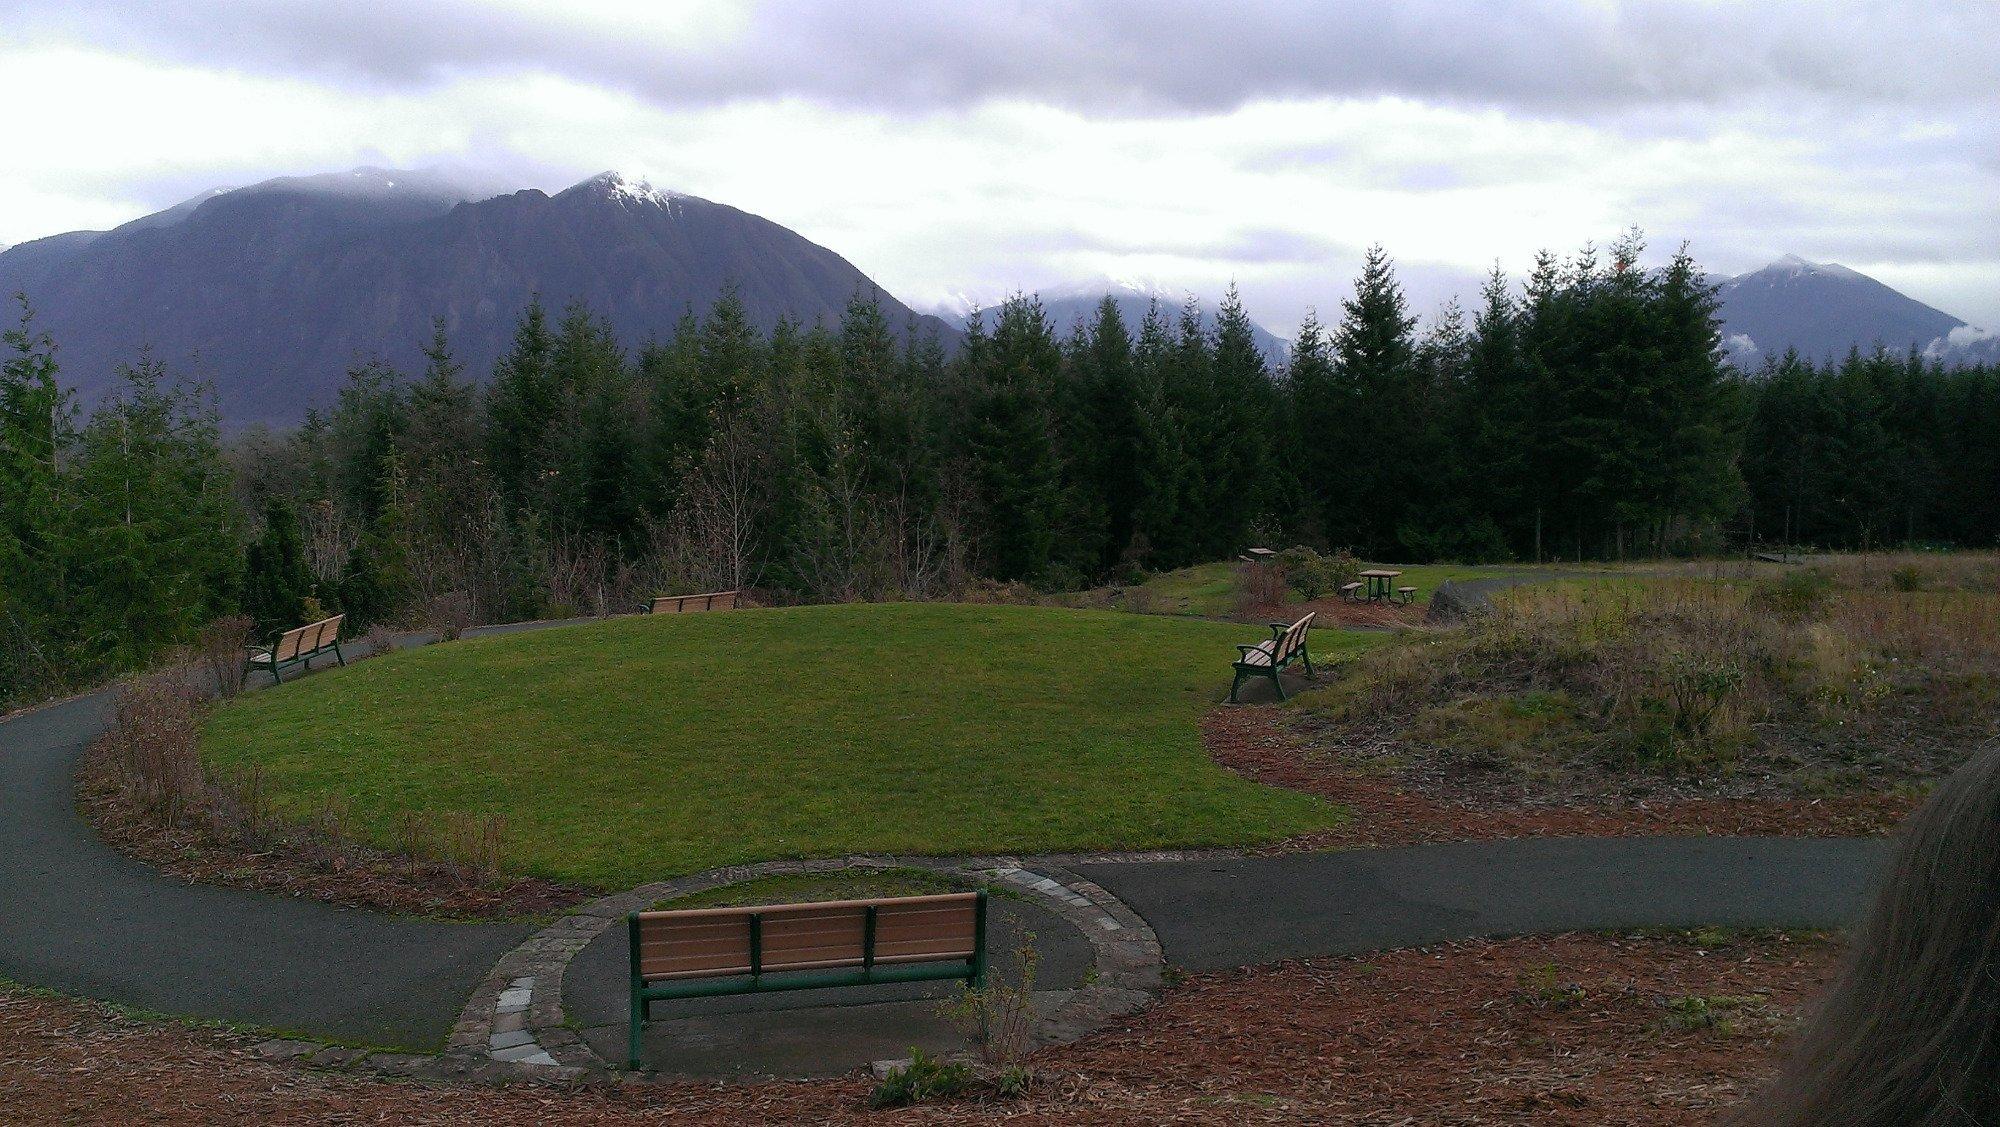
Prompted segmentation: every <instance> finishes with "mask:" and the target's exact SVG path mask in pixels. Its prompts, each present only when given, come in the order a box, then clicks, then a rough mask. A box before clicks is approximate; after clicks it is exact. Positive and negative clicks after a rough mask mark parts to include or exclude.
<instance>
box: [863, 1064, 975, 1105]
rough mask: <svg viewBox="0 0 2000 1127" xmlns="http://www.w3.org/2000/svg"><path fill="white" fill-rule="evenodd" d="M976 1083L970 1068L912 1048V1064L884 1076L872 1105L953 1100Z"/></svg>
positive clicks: (870, 1094)
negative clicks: (952, 1098)
mask: <svg viewBox="0 0 2000 1127" xmlns="http://www.w3.org/2000/svg"><path fill="white" fill-rule="evenodd" d="M972 1082H973V1077H972V1068H971V1066H970V1065H967V1064H965V1063H963V1062H960V1061H948V1060H942V1059H940V1058H938V1057H934V1056H932V1055H930V1054H929V1053H927V1052H925V1051H923V1050H922V1049H911V1050H910V1061H909V1063H908V1064H904V1065H899V1066H897V1067H896V1068H894V1069H891V1070H890V1071H889V1075H887V1076H885V1077H883V1078H882V1082H881V1083H880V1084H877V1085H876V1086H875V1090H874V1091H873V1092H870V1093H869V1094H868V1106H869V1107H874V1108H885V1107H909V1106H912V1105H914V1104H921V1103H928V1102H930V1101H933V1100H941V1099H950V1098H951V1097H953V1096H956V1095H959V1094H961V1093H963V1092H964V1091H965V1090H966V1089H967V1088H969V1087H971V1086H972Z"/></svg>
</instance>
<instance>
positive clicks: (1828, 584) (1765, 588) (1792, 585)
mask: <svg viewBox="0 0 2000 1127" xmlns="http://www.w3.org/2000/svg"><path fill="white" fill-rule="evenodd" d="M1832 589H1833V580H1832V579H1831V578H1830V577H1828V575H1827V574H1826V573H1825V572H1823V571H1820V570H1819V569H1818V568H1806V569H1804V570H1800V571H1787V572H1785V573H1784V574H1782V575H1780V576H1778V577H1777V578H1775V579H1771V580H1767V581H1765V582H1763V583H1761V584H1759V585H1758V587H1757V597H1758V599H1759V600H1761V601H1762V602H1763V603H1764V605H1766V606H1768V607H1770V608H1771V609H1772V610H1773V611H1775V612H1777V613H1778V614H1779V615H1781V616H1783V617H1785V618H1788V619H1791V620H1793V621H1800V620H1803V619H1807V618H1810V617H1812V616H1813V615H1814V614H1815V613H1817V612H1818V611H1819V609H1820V608H1821V607H1822V606H1824V605H1825V604H1826V600H1827V596H1828V594H1829V593H1830V592H1831V591H1832Z"/></svg>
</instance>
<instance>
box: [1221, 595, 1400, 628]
mask: <svg viewBox="0 0 2000 1127" xmlns="http://www.w3.org/2000/svg"><path fill="white" fill-rule="evenodd" d="M1307 611H1312V612H1314V613H1316V614H1318V615H1319V617H1318V618H1316V619H1314V620H1313V625H1315V626H1317V627H1319V628H1321V629H1332V628H1334V627H1340V626H1348V627H1359V628H1362V629H1378V630H1396V629H1407V628H1410V627H1415V626H1421V625H1422V624H1423V621H1424V616H1425V614H1426V613H1428V610H1427V608H1426V607H1425V606H1424V605H1423V604H1421V603H1419V604H1413V605H1411V606H1406V607H1405V606H1397V605H1395V604H1393V603H1380V602H1355V601H1354V600H1351V599H1343V598H1340V597H1338V596H1335V597H1333V598H1328V599H1315V600H1313V601H1312V602H1307V603H1284V604H1282V605H1280V604H1276V603H1269V604H1264V605H1261V606H1260V605H1255V604H1253V605H1250V606H1246V607H1241V608H1239V609H1238V610H1237V612H1236V617H1237V618H1239V619H1241V620H1242V621H1245V622H1281V621H1282V622H1297V621H1298V620H1299V619H1301V618H1304V617H1305V616H1306V612H1307Z"/></svg>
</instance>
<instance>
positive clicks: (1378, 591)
mask: <svg viewBox="0 0 2000 1127" xmlns="http://www.w3.org/2000/svg"><path fill="white" fill-rule="evenodd" d="M1402 574H1403V573H1402V572H1400V571H1394V570H1391V569H1389V568H1385V567H1371V568H1369V569H1368V570H1367V571H1364V572H1362V573H1361V578H1362V579H1364V580H1366V581H1367V583H1368V595H1367V598H1368V601H1369V602H1380V601H1383V600H1386V599H1388V598H1390V597H1391V592H1390V590H1389V584H1390V583H1392V582H1393V581H1394V580H1396V579H1397V578H1398V577H1400V576H1401V575H1402Z"/></svg>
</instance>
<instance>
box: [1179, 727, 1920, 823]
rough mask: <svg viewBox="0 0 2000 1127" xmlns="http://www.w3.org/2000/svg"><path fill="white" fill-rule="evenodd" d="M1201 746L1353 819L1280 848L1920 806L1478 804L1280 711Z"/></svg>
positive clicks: (1879, 813)
mask: <svg viewBox="0 0 2000 1127" xmlns="http://www.w3.org/2000/svg"><path fill="white" fill-rule="evenodd" d="M1202 740H1203V743H1204V744H1205V745H1206V746H1207V748H1208V752H1209V755H1210V756H1211V757H1213V758H1214V760H1215V761H1216V762H1217V763H1220V764H1221V765H1222V766H1224V767H1226V768H1228V769H1230V770H1231V771H1234V772H1236V773H1237V774H1239V775H1243V776H1245V777H1247V778H1250V779H1254V780H1256V781H1258V782H1261V783H1267V784H1269V785H1272V786H1280V787H1286V788H1289V789H1292V790H1300V791H1305V792H1306V793H1308V794H1314V795H1318V796H1319V797H1321V798H1324V799H1327V800H1328V801H1330V802H1334V803H1338V804H1340V805H1342V806H1344V807H1346V808H1347V809H1348V810H1349V811H1351V813H1352V814H1353V818H1352V820H1351V821H1349V822H1348V823H1346V824H1345V825H1343V826H1341V827H1339V828H1338V829H1335V830H1330V831H1327V832H1325V833H1318V834H1310V835H1306V836H1303V837H1299V838H1294V839H1291V840H1290V841H1287V842H1285V843H1283V845H1281V846H1279V847H1278V849H1279V850H1280V851H1292V850H1298V849H1324V848H1328V847H1333V846H1340V845H1409V844H1416V843H1420V842H1442V841H1484V840H1493V839H1497V838H1518V837H1640V836H1650V835H1695V834H1720V835H1773V836H1781V837H1879V836H1882V835H1885V834H1888V833H1890V832H1892V831H1893V830H1894V829H1895V827H1896V826H1897V824H1898V823H1900V822H1901V821H1902V820H1903V818H1904V817H1905V816H1906V815H1907V814H1908V813H1909V812H1910V811H1911V810H1912V809H1914V808H1915V807H1916V804H1917V803H1918V802H1919V801H1920V800H1919V799H1918V798H1916V797H1914V796H1911V795H1907V794H1856V795H1841V796H1837V797H1830V798H1810V799H1809V798H1775V797H1771V798H1763V797H1759V798H1688V797H1680V796H1674V797H1664V798H1660V799H1658V800H1655V801H1630V802H1624V803H1615V804H1614V803H1597V804H1589V803H1578V802H1565V803H1563V804H1560V805H1557V804H1547V805H1536V804H1532V803H1518V802H1515V803H1509V802H1494V803H1492V804H1479V805H1475V804H1472V803H1468V802H1462V801H1454V800H1451V799H1447V798H1442V797H1437V796H1432V795H1426V794H1423V793H1420V792H1417V791H1414V790H1412V789H1410V788H1408V787H1406V786H1404V785H1402V784H1401V783H1400V782H1399V781H1398V780H1396V779H1394V778H1391V777H1389V776H1387V775H1384V774H1380V773H1368V772H1363V771H1358V770H1355V769H1353V768H1351V767H1349V766H1347V765H1345V764H1344V763H1342V762H1341V761H1340V759H1339V758H1338V757H1337V756H1335V755H1332V754H1329V753H1326V752H1322V751H1318V750H1316V749H1314V748H1312V747H1311V746H1309V745H1308V744H1307V743H1306V742H1305V741H1304V740H1303V739H1302V738H1301V737H1300V736H1299V735H1298V733H1297V732H1296V731H1295V730H1294V729H1293V727H1292V726H1291V724H1290V723H1289V718H1288V717H1287V716H1286V714H1285V713H1284V712H1283V711H1281V710H1279V709H1275V708H1260V707H1254V706H1252V707H1242V706H1237V707H1229V706H1224V707H1221V708H1217V709H1213V710H1211V711H1210V712H1209V714H1208V715H1207V716H1206V717H1205V718H1204V719H1203V721H1202Z"/></svg>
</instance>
